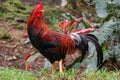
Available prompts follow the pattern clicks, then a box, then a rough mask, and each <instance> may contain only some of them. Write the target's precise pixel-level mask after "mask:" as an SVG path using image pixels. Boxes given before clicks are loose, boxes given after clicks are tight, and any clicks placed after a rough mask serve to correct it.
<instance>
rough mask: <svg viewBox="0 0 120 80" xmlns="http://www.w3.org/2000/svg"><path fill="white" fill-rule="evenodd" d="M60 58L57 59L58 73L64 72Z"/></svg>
mask: <svg viewBox="0 0 120 80" xmlns="http://www.w3.org/2000/svg"><path fill="white" fill-rule="evenodd" d="M62 64H63V63H62V59H61V60H60V61H59V71H60V73H62V74H63V73H64V71H63V66H62Z"/></svg>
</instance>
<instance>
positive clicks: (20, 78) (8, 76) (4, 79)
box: [0, 68, 120, 80]
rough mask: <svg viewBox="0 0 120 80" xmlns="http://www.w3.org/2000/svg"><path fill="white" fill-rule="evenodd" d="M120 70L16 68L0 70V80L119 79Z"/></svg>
mask: <svg viewBox="0 0 120 80" xmlns="http://www.w3.org/2000/svg"><path fill="white" fill-rule="evenodd" d="M119 75H120V71H107V70H105V69H104V70H103V69H102V70H99V71H85V72H83V73H78V72H77V70H75V69H71V70H69V71H66V72H65V73H64V74H60V73H58V72H56V73H55V74H51V73H50V71H49V70H46V69H42V70H40V72H37V73H36V72H28V71H23V70H16V69H8V68H6V69H2V70H0V79H1V80H74V79H75V80H119V79H120V76H119Z"/></svg>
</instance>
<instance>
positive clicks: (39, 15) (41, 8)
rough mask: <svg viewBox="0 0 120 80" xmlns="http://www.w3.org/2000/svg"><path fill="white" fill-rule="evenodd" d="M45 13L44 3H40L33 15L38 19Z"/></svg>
mask: <svg viewBox="0 0 120 80" xmlns="http://www.w3.org/2000/svg"><path fill="white" fill-rule="evenodd" d="M42 12H43V5H42V2H40V3H39V4H38V5H37V6H36V7H35V8H34V10H33V14H34V15H36V16H37V17H41V16H42Z"/></svg>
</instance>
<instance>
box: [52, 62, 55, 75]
mask: <svg viewBox="0 0 120 80" xmlns="http://www.w3.org/2000/svg"><path fill="white" fill-rule="evenodd" d="M52 73H53V74H54V73H55V63H52Z"/></svg>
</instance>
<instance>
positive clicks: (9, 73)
mask: <svg viewBox="0 0 120 80" xmlns="http://www.w3.org/2000/svg"><path fill="white" fill-rule="evenodd" d="M0 79H1V80H36V79H37V78H36V77H34V76H33V75H32V74H31V73H30V72H26V71H23V70H16V69H8V68H6V69H2V70H0Z"/></svg>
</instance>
